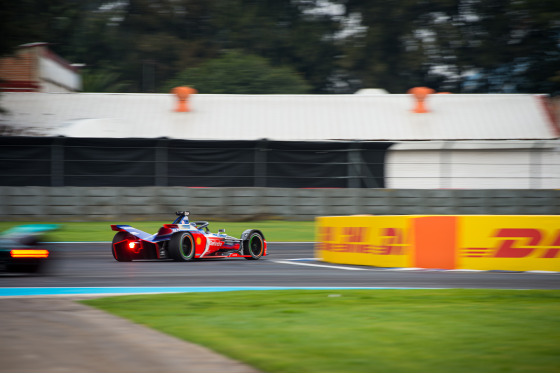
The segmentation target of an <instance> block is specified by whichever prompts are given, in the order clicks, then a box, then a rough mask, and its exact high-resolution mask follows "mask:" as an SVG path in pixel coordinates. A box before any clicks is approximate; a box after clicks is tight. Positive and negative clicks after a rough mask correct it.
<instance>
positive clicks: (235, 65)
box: [164, 51, 310, 94]
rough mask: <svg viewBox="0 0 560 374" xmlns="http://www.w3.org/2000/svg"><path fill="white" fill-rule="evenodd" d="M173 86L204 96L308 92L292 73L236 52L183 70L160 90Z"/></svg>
mask: <svg viewBox="0 0 560 374" xmlns="http://www.w3.org/2000/svg"><path fill="white" fill-rule="evenodd" d="M176 86H191V87H193V88H196V89H197V90H198V92H199V93H205V94H303V93H306V92H308V91H309V89H310V86H309V85H308V84H307V83H306V82H305V80H304V79H302V78H301V77H300V76H299V75H298V73H297V72H296V71H295V70H293V69H290V68H287V67H275V66H271V65H270V64H269V63H268V61H267V60H266V59H264V58H262V57H259V56H255V55H247V54H244V53H242V52H239V51H229V52H227V53H225V54H224V55H223V56H222V57H219V58H216V59H212V60H209V61H208V62H206V63H204V64H202V65H201V66H199V67H193V68H188V69H185V70H184V71H183V72H181V73H180V74H179V75H178V76H177V77H176V78H174V79H172V80H170V81H168V82H167V84H166V86H165V87H164V90H165V91H167V92H169V91H170V90H171V88H172V87H176Z"/></svg>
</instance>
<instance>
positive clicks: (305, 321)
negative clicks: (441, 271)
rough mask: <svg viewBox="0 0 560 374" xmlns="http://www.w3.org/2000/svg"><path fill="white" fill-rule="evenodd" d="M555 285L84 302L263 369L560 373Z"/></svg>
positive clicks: (176, 296)
mask: <svg viewBox="0 0 560 374" xmlns="http://www.w3.org/2000/svg"><path fill="white" fill-rule="evenodd" d="M559 302H560V291H558V290H548V291H544V290H542V291H541V290H533V291H531V290H523V291H519V290H348V289H337V290H335V289H333V290H289V291H244V292H223V293H220V294H215V293H190V294H189V293H187V294H173V295H157V296H154V295H151V296H148V295H146V296H138V295H137V296H123V297H112V298H103V299H97V300H88V301H84V303H86V304H88V305H92V306H96V307H99V308H102V309H104V310H107V311H109V312H111V313H114V314H117V315H119V316H122V317H125V318H129V319H131V320H133V321H134V322H136V323H140V324H143V325H146V326H150V327H152V328H155V329H157V330H160V331H162V332H164V333H167V334H169V335H173V336H176V337H178V338H181V339H185V340H188V341H191V342H194V343H197V344H201V345H204V346H207V347H209V348H211V349H213V350H215V351H217V352H219V353H222V354H224V355H227V356H230V357H233V358H235V359H238V360H241V361H243V362H245V363H248V364H250V365H252V366H254V367H256V368H257V369H259V370H261V371H263V372H284V373H285V372H311V373H312V372H325V373H326V372H328V373H333V372H346V373H351V372H358V373H373V372H409V373H410V372H412V373H419V372H432V373H433V372H488V373H489V372H501V373H503V372H558V368H560V356H559V355H558V354H557V344H558V341H559V339H560V314H559V313H558V312H559V308H558V305H559Z"/></svg>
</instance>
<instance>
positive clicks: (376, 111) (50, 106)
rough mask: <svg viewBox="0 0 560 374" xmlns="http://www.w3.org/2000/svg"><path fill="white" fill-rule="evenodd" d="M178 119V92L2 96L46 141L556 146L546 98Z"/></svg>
mask: <svg viewBox="0 0 560 374" xmlns="http://www.w3.org/2000/svg"><path fill="white" fill-rule="evenodd" d="M191 97H192V99H191V100H190V101H189V107H190V108H192V111H190V112H176V111H175V106H176V100H177V99H176V98H175V96H174V95H171V94H104V93H3V94H2V96H0V106H2V107H3V108H4V109H6V110H8V113H7V114H4V115H0V119H1V122H2V124H4V125H8V126H12V127H15V128H18V129H32V130H33V131H32V132H35V133H37V134H40V135H53V136H57V135H61V136H67V137H138V138H158V137H168V138H175V139H222V140H252V139H262V138H266V139H271V140H311V141H316V140H375V141H410V140H414V141H415V140H511V139H526V140H533V139H556V138H558V137H559V136H560V131H559V129H558V126H557V124H556V123H555V121H554V119H553V115H552V114H551V112H550V111H548V110H547V108H546V97H544V96H542V95H532V94H511V95H510V94H495V95H493V94H480V95H478V94H450V95H430V96H429V97H428V98H427V99H426V106H427V108H428V110H429V112H428V113H415V112H414V111H413V108H414V106H415V99H414V97H413V96H412V95H409V94H398V95H395V94H373V95H203V94H200V95H192V96H191Z"/></svg>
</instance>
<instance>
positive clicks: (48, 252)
mask: <svg viewBox="0 0 560 374" xmlns="http://www.w3.org/2000/svg"><path fill="white" fill-rule="evenodd" d="M58 228H59V226H58V225H54V224H30V225H21V226H16V227H12V228H11V229H9V230H7V231H5V232H3V233H2V234H1V235H0V265H3V269H4V270H5V271H7V272H18V273H37V272H43V271H44V270H45V266H46V263H47V262H48V261H49V262H50V261H52V258H53V253H52V252H53V248H52V247H51V246H47V245H46V244H45V243H44V241H45V239H46V236H48V233H49V232H51V231H54V230H57V229H58Z"/></svg>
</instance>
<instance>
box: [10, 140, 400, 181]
mask: <svg viewBox="0 0 560 374" xmlns="http://www.w3.org/2000/svg"><path fill="white" fill-rule="evenodd" d="M391 144H392V143H389V142H386V143H385V142H381V143H380V142H334V141H333V142H286V141H284V142H280V141H268V140H264V139H263V140H259V141H189V140H177V139H116V138H109V139H93V138H90V139H88V138H48V137H1V138H0V147H1V154H0V185H3V186H50V187H63V186H81V187H99V186H114V187H137V186H186V187H286V188H290V187H291V188H293V187H296V188H314V187H323V188H325V187H338V188H347V187H348V188H363V187H365V188H383V187H385V184H384V179H385V178H384V170H385V169H384V159H385V153H386V149H387V148H388V147H389V146H390V145H391Z"/></svg>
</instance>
